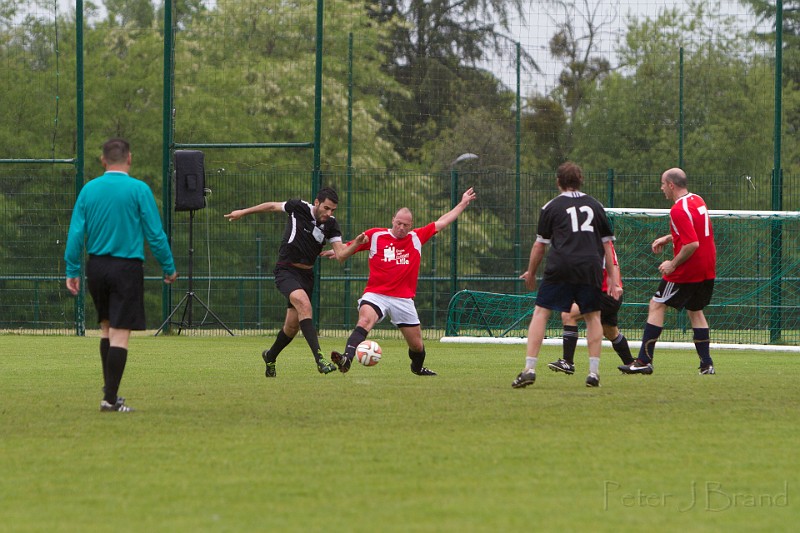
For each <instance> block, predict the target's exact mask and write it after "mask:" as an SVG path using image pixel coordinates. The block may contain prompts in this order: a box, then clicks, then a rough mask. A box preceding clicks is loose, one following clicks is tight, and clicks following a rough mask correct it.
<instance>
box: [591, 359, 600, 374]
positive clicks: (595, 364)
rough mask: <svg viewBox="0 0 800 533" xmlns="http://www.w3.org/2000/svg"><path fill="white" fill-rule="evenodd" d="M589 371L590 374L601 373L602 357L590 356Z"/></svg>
mask: <svg viewBox="0 0 800 533" xmlns="http://www.w3.org/2000/svg"><path fill="white" fill-rule="evenodd" d="M589 373H590V374H599V373H600V358H599V357H590V358H589Z"/></svg>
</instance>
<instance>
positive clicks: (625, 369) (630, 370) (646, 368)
mask: <svg viewBox="0 0 800 533" xmlns="http://www.w3.org/2000/svg"><path fill="white" fill-rule="evenodd" d="M617 368H619V370H620V372H622V373H623V374H646V375H650V374H652V373H653V364H652V363H642V362H641V361H639V360H638V359H636V360H635V361H634V362H633V363H631V364H629V365H619V366H618V367H617Z"/></svg>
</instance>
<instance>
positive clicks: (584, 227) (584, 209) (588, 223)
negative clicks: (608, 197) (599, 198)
mask: <svg viewBox="0 0 800 533" xmlns="http://www.w3.org/2000/svg"><path fill="white" fill-rule="evenodd" d="M580 210H581V213H586V220H584V221H583V224H581V225H580V228H579V227H578V211H577V210H576V209H575V207H568V208H567V213H569V218H570V220H571V221H572V231H573V232H574V233H577V232H578V231H579V230H580V231H592V232H593V231H594V226H592V221H593V220H594V211H592V208H591V207H589V206H587V205H582V206H581V207H580Z"/></svg>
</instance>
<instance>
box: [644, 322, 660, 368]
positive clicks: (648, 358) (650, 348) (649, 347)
mask: <svg viewBox="0 0 800 533" xmlns="http://www.w3.org/2000/svg"><path fill="white" fill-rule="evenodd" d="M663 329H664V328H663V327H661V326H654V325H653V324H650V323H649V322H648V323H647V324H645V325H644V333H643V334H642V345H641V346H640V347H639V358H638V359H639V361H641V362H642V363H645V364H646V363H652V362H653V356H654V355H655V352H656V341H657V340H658V338H659V337H660V336H661V330H663Z"/></svg>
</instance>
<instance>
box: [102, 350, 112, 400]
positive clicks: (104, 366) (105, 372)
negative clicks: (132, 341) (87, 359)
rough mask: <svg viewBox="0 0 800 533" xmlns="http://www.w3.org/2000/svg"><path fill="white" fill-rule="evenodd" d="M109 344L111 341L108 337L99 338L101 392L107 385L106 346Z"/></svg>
mask: <svg viewBox="0 0 800 533" xmlns="http://www.w3.org/2000/svg"><path fill="white" fill-rule="evenodd" d="M109 346H111V341H110V340H108V337H104V338H102V339H100V362H101V363H102V364H103V392H105V390H106V385H108V348H109Z"/></svg>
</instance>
